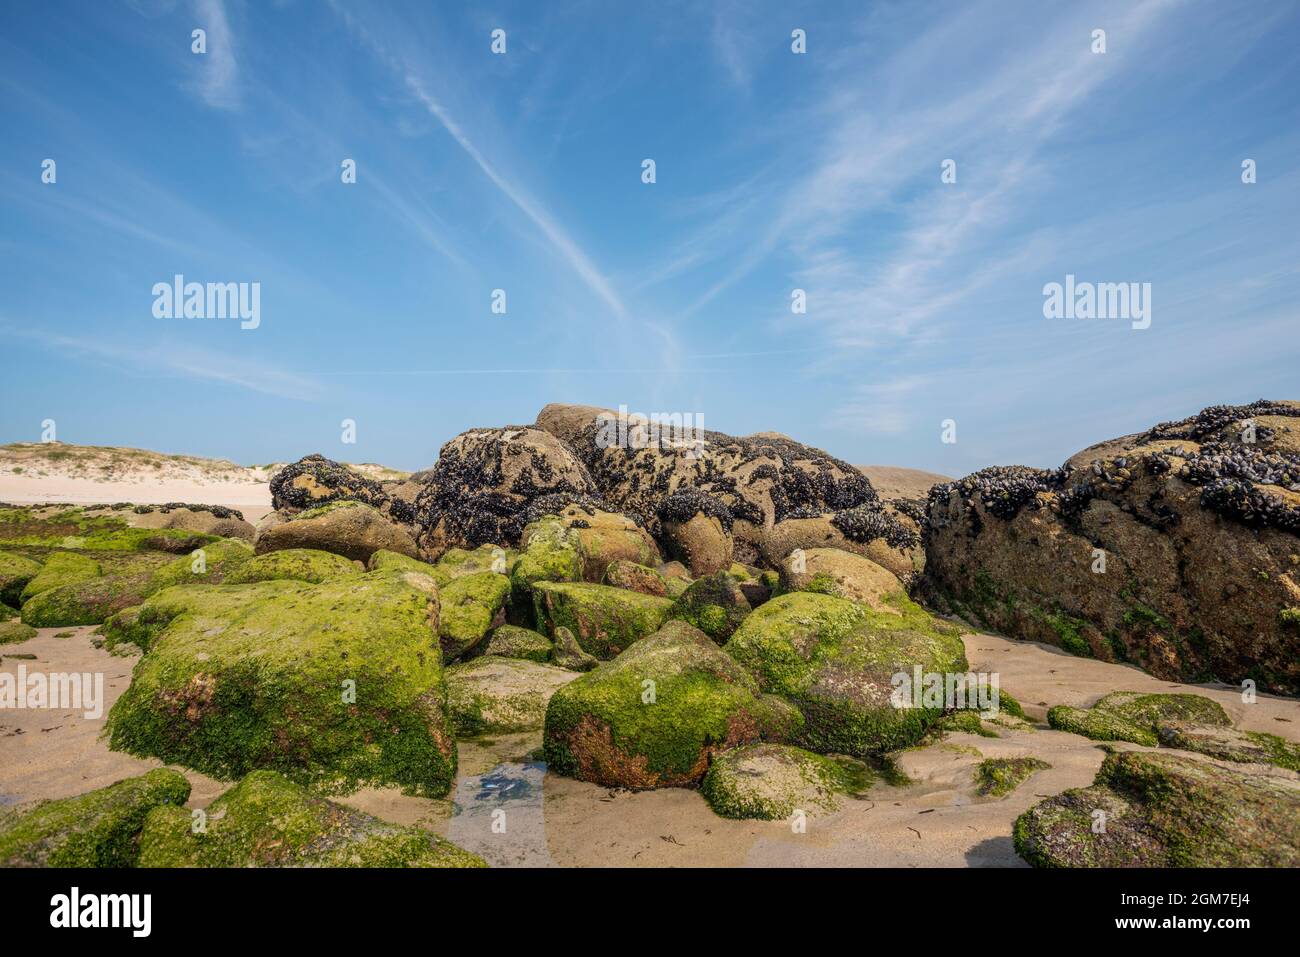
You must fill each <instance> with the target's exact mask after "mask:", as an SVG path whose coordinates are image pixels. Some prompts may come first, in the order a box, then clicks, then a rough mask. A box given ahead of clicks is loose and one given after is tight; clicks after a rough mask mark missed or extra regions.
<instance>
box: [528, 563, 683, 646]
mask: <svg viewBox="0 0 1300 957" xmlns="http://www.w3.org/2000/svg"><path fill="white" fill-rule="evenodd" d="M672 606H673V603H672V602H671V601H670V600H669V599H667V598H659V597H657V596H655V595H642V594H641V593H640V592H634V591H627V590H626V589H623V588H612V587H610V586H609V585H593V584H591V583H590V582H546V581H539V582H536V583H534V585H533V611H534V615H535V616H536V620H537V626H538V628H539V629H540V630H542V631H543V632H545V633H546V634H548V635H554V634H555V631H556V629H558V628H567V629H569V631H570V632H571V633H572V634H573V636H574V637H575V638H577V640H578V644H579V645H581V646H582V649H583V651H585V652H587V653H588V654H591V655H595V656H596V657H597V658H600V659H602V660H604V659H609V658H613V657H614V656H615V655H617V654H618V653H619V652H621V651H623V650H624V649H625V648H627V647H629V646H630V645H631V644H632V643H633V642H634V641H636V640H637V639H639V638H644V637H645V636H646V635H650V634H653V633H654V632H656V631H658V630H659V627H660V626H661V625H662V624H663V623H664V622H665V621H666V620H667V618H668V613H669V610H670V609H671V608H672Z"/></svg>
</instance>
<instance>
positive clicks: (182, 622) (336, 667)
mask: <svg viewBox="0 0 1300 957" xmlns="http://www.w3.org/2000/svg"><path fill="white" fill-rule="evenodd" d="M436 629H437V588H436V586H435V585H434V584H433V581H432V580H431V579H430V578H428V577H427V576H424V575H417V574H413V573H410V572H401V573H394V572H381V573H369V574H365V575H354V576H347V577H345V578H338V579H334V580H331V581H327V582H323V583H321V584H319V585H313V584H308V583H304V582H293V581H268V582H257V583H253V584H247V585H211V586H206V587H201V588H194V587H186V586H182V587H178V588H168V589H166V590H164V591H162V592H159V593H158V594H157V595H155V596H153V597H151V598H150V599H149V600H148V601H147V602H145V603H144V605H143V607H142V608H141V609H140V612H139V615H138V616H137V620H136V624H135V626H134V629H133V631H132V633H131V636H130V638H129V639H128V640H132V641H133V642H134V643H135V644H138V645H141V647H146V648H147V651H146V653H145V655H144V656H143V657H142V658H141V659H140V660H139V661H138V662H137V663H136V665H135V671H134V674H133V676H132V680H131V685H130V687H129V688H128V689H127V690H126V691H125V692H124V693H123V694H122V696H121V697H120V698H119V699H118V701H117V703H116V704H115V705H114V706H113V709H112V711H111V712H110V713H109V717H108V732H109V740H110V746H111V747H112V748H113V749H114V750H118V751H126V752H128V753H130V754H135V755H137V756H141V757H144V756H152V757H158V758H161V759H162V760H164V761H167V762H171V763H176V764H181V765H185V766H187V767H191V768H194V769H195V770H198V771H201V772H203V773H204V774H208V775H211V776H212V777H215V778H221V779H231V778H236V777H240V776H242V775H244V774H246V773H247V772H249V771H252V770H256V769H270V770H276V771H280V772H281V773H283V774H284V775H285V776H286V777H289V778H290V779H292V780H294V781H298V782H300V783H302V784H310V785H313V786H316V787H318V788H319V789H321V790H325V791H331V792H346V791H350V790H352V789H354V788H356V787H359V786H362V785H366V784H373V785H375V786H384V785H388V786H396V787H401V788H403V789H404V790H406V791H407V792H410V793H414V794H419V795H424V796H434V797H439V796H442V795H444V794H446V793H447V790H448V788H449V787H450V785H451V783H452V782H453V781H454V779H455V770H456V745H455V740H454V739H453V737H452V734H451V729H450V725H449V723H448V719H447V711H446V683H445V679H444V676H443V672H442V658H441V654H440V653H439V649H438V645H437V638H436V633H437V632H436Z"/></svg>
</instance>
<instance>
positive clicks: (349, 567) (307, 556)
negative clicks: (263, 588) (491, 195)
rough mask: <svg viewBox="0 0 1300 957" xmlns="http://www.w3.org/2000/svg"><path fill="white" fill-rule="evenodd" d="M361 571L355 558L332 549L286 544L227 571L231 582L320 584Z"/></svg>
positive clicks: (232, 583) (227, 580) (237, 583)
mask: <svg viewBox="0 0 1300 957" xmlns="http://www.w3.org/2000/svg"><path fill="white" fill-rule="evenodd" d="M360 571H361V568H360V567H359V566H358V565H357V563H356V562H354V561H352V560H351V559H349V558H344V557H343V556H342V555H336V554H334V553H333V552H324V551H321V550H320V549H316V548H286V549H284V550H283V551H276V552H267V553H266V554H265V555H258V556H257V557H256V558H253V559H251V560H249V561H246V562H243V563H241V564H239V565H238V566H237V567H235V568H233V569H231V570H230V571H229V572H227V573H226V578H225V580H226V582H227V583H228V584H231V585H249V584H252V583H253V582H273V581H298V582H308V583H309V584H312V585H319V584H320V583H321V582H327V581H330V580H331V579H335V578H341V577H343V576H346V575H355V574H358V573H359V572H360Z"/></svg>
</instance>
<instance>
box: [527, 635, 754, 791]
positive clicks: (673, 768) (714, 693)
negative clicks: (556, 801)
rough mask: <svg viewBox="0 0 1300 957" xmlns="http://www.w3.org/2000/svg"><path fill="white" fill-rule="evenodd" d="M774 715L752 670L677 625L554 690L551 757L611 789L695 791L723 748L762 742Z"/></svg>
mask: <svg viewBox="0 0 1300 957" xmlns="http://www.w3.org/2000/svg"><path fill="white" fill-rule="evenodd" d="M771 714H772V711H771V709H769V708H768V707H767V705H766V704H765V703H764V702H762V701H760V699H759V695H758V689H757V686H756V685H755V682H754V679H753V678H752V677H750V675H749V674H748V673H747V672H746V671H745V669H743V668H741V667H740V666H739V665H738V664H737V663H736V662H735V661H734V660H732V659H731V658H730V657H729V656H727V655H726V654H725V653H724V652H723V651H722V650H721V649H719V648H718V646H717V645H715V644H714V643H713V642H712V641H711V640H709V638H708V637H707V636H706V635H704V633H703V632H701V631H699V630H698V629H695V628H692V627H691V626H690V625H688V624H686V623H685V622H681V621H670V622H668V624H666V625H664V626H663V628H661V629H660V630H659V631H657V632H655V633H654V634H653V635H650V636H648V637H646V638H642V639H641V640H639V641H637V642H635V643H634V644H632V645H631V647H629V648H627V649H626V650H625V651H624V652H623V653H622V654H620V655H619V656H618V657H617V658H615V659H614V660H613V661H608V662H605V663H604V664H602V665H599V666H598V667H597V668H596V669H595V670H594V671H590V672H588V673H587V674H585V675H582V676H581V677H579V678H578V679H577V680H575V681H572V682H570V683H569V684H566V685H565V686H564V687H562V688H560V689H559V690H558V691H556V692H555V694H554V695H553V696H552V697H551V702H550V705H549V706H548V708H547V710H546V731H545V749H546V760H547V762H548V764H549V766H550V769H551V770H552V771H555V772H557V773H559V774H565V775H568V776H570V777H576V778H579V779H581V780H584V781H592V782H594V783H596V784H603V785H606V786H610V787H629V788H656V787H673V786H688V785H692V784H695V783H697V782H698V781H699V780H700V779H701V778H702V777H703V776H704V773H705V772H706V771H707V770H708V767H709V760H710V758H711V757H712V756H713V755H714V754H715V753H716V752H719V751H725V750H727V749H728V748H733V747H737V746H739V745H742V744H748V743H751V742H754V741H758V740H759V739H760V738H762V737H763V735H764V733H765V732H766V731H767V730H768V728H767V727H766V725H765V721H766V719H767V718H768V717H769V716H770V715H771Z"/></svg>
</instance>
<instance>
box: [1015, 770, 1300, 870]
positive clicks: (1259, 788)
mask: <svg viewBox="0 0 1300 957" xmlns="http://www.w3.org/2000/svg"><path fill="white" fill-rule="evenodd" d="M1099 812H1100V815H1101V816H1099ZM1014 839H1015V847H1016V853H1018V854H1019V855H1020V856H1021V857H1023V858H1024V859H1025V860H1026V861H1028V862H1029V863H1030V864H1033V865H1035V866H1037V867H1296V866H1300V786H1298V785H1297V784H1296V783H1295V782H1294V781H1288V780H1283V779H1280V778H1270V777H1264V776H1260V775H1253V774H1245V773H1240V772H1237V771H1234V770H1230V769H1228V768H1225V767H1222V766H1219V765H1215V764H1211V763H1209V762H1207V761H1202V760H1199V759H1194V758H1184V757H1180V756H1177V755H1173V754H1164V753H1161V752H1150V751H1126V752H1123V753H1119V754H1110V755H1107V757H1106V759H1105V760H1104V761H1103V762H1102V765H1101V770H1100V771H1098V772H1097V777H1096V780H1095V781H1094V782H1093V784H1092V786H1090V787H1087V788H1082V789H1073V790H1069V791H1065V792H1064V793H1062V794H1059V795H1057V796H1056V797H1054V798H1051V799H1050V800H1047V801H1044V802H1042V803H1041V804H1037V805H1035V806H1034V807H1032V808H1030V809H1029V810H1028V811H1026V812H1025V813H1024V814H1022V815H1021V816H1020V817H1019V818H1018V819H1017V820H1016V824H1015V828H1014Z"/></svg>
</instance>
